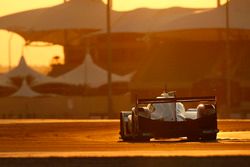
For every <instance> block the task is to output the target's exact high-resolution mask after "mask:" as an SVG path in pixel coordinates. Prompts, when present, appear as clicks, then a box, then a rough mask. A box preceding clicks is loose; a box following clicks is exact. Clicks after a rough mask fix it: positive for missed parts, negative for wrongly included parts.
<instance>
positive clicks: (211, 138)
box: [201, 133, 217, 141]
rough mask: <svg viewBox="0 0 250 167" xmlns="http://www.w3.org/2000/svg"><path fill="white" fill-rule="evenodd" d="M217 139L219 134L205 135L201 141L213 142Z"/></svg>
mask: <svg viewBox="0 0 250 167" xmlns="http://www.w3.org/2000/svg"><path fill="white" fill-rule="evenodd" d="M216 139H217V133H211V134H204V135H203V136H202V137H201V140H204V141H212V140H216Z"/></svg>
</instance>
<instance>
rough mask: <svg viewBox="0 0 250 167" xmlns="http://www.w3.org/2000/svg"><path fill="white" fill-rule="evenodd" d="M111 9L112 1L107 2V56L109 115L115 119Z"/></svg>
mask: <svg viewBox="0 0 250 167" xmlns="http://www.w3.org/2000/svg"><path fill="white" fill-rule="evenodd" d="M111 9H112V0H107V56H108V113H109V117H113V116H114V113H113V102H112V75H111V71H112V48H111V47H112V46H111Z"/></svg>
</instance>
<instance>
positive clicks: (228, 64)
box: [226, 0, 232, 110]
mask: <svg viewBox="0 0 250 167" xmlns="http://www.w3.org/2000/svg"><path fill="white" fill-rule="evenodd" d="M226 69H227V70H226V82H227V110H229V109H230V107H231V93H232V92H231V55H230V20H229V0H227V1H226Z"/></svg>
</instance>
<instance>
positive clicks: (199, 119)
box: [120, 96, 219, 141]
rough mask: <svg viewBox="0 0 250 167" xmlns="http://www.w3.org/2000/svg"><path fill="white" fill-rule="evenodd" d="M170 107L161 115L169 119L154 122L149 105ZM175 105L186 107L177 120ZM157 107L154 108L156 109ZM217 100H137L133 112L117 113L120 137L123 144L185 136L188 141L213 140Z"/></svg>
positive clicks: (210, 98)
mask: <svg viewBox="0 0 250 167" xmlns="http://www.w3.org/2000/svg"><path fill="white" fill-rule="evenodd" d="M160 104H161V105H168V106H169V105H170V107H168V108H166V110H164V112H166V113H172V114H168V117H172V118H171V119H169V118H168V119H163V118H160V119H158V118H157V119H155V118H153V117H152V113H153V112H155V111H149V110H148V109H147V107H145V106H148V105H151V106H154V105H155V106H156V105H160ZM177 104H181V105H182V106H183V109H184V105H183V104H185V105H186V106H188V107H193V106H195V107H193V108H189V109H187V110H183V111H182V114H181V115H182V119H179V118H178V116H179V114H178V112H177V107H178V105H177ZM156 107H157V106H156ZM218 132H219V130H218V128H217V111H216V97H215V96H207V97H178V98H177V97H171V98H154V99H137V100H136V105H135V107H133V109H132V111H121V112H120V138H121V139H122V140H123V141H149V140H150V139H151V138H155V139H158V138H178V137H187V139H188V140H190V141H196V140H216V138H217V133H218Z"/></svg>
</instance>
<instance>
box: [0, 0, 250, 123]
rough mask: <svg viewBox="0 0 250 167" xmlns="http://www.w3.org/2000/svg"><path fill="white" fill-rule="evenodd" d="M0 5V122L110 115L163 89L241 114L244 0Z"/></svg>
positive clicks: (247, 47)
mask: <svg viewBox="0 0 250 167" xmlns="http://www.w3.org/2000/svg"><path fill="white" fill-rule="evenodd" d="M107 3H109V5H107ZM0 5H1V8H2V9H3V10H2V9H1V11H0V16H1V17H0V29H1V30H0V36H1V38H0V49H1V53H0V73H1V74H0V96H1V97H0V108H1V109H0V110H1V112H0V118H77V119H78V118H118V116H119V112H120V111H121V110H130V109H131V107H132V106H133V105H134V104H135V99H136V97H143V98H147V97H155V96H157V95H159V94H160V93H161V92H162V91H163V90H164V89H165V88H166V89H167V90H169V91H172V90H175V91H176V95H177V96H211V95H215V96H217V100H218V106H217V107H218V116H219V117H220V118H250V82H249V81H250V68H249V65H250V61H249V58H248V55H249V54H250V21H249V17H250V10H249V6H250V1H249V0H230V1H229V0H213V1H209V2H207V1H204V0H192V1H191V0H189V1H187V0H176V1H174V2H172V1H170V0H169V1H168V0H167V1H166V0H165V1H163V0H161V1H157V3H155V1H151V0H147V1H146V0H145V1H143V2H141V1H139V0H137V1H131V2H130V1H126V2H125V1H122V0H113V1H107V2H106V1H102V0H64V1H63V0H60V1H59V0H54V1H45V0H43V1H42V0H39V1H37V0H36V1H34V0H27V1H25V2H20V1H17V0H10V1H7V0H6V1H4V0H3V1H1V2H0Z"/></svg>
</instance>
